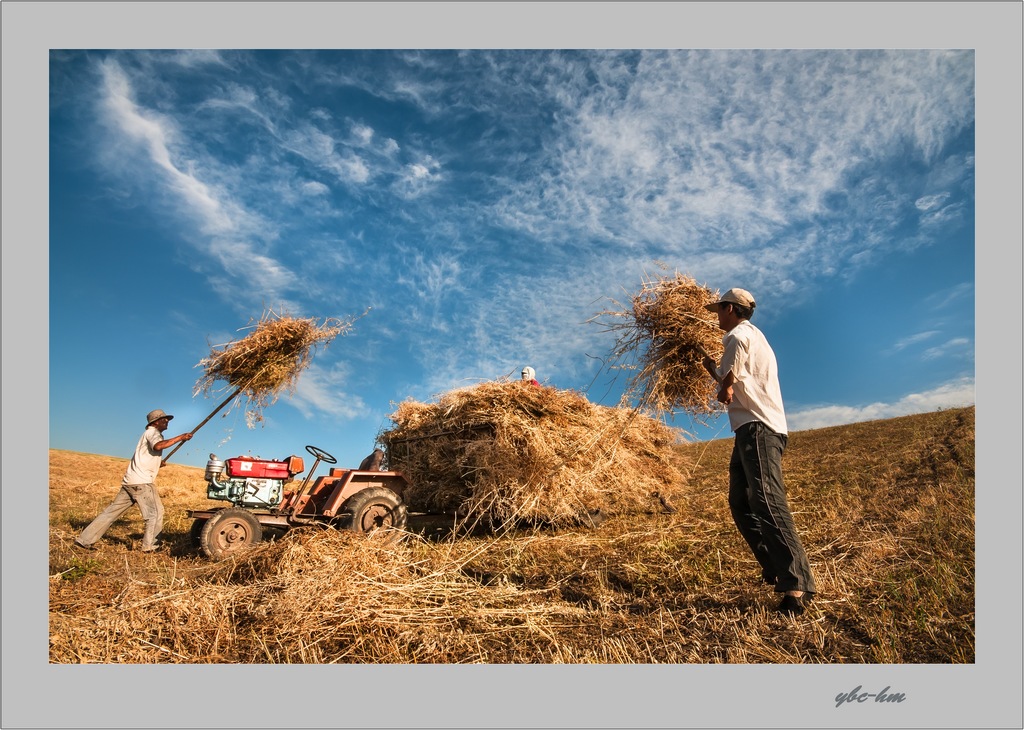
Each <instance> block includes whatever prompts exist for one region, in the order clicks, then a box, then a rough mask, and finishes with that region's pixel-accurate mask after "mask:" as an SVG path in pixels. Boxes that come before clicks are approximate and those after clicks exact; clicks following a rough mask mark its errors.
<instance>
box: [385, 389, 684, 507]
mask: <svg viewBox="0 0 1024 730" xmlns="http://www.w3.org/2000/svg"><path fill="white" fill-rule="evenodd" d="M390 418H391V420H392V421H393V422H394V423H395V424H396V426H395V428H393V429H390V430H386V431H384V432H383V433H382V434H381V436H380V441H381V442H382V443H384V444H385V445H386V446H387V447H388V453H389V459H390V463H391V466H392V468H397V469H401V470H402V471H403V472H405V473H406V475H407V476H408V477H409V478H410V481H411V482H412V485H413V486H412V490H411V492H409V493H408V494H407V495H406V499H407V501H408V502H409V504H410V507H411V508H412V509H414V510H422V511H430V512H457V513H458V514H462V515H466V516H482V515H488V516H490V517H494V518H497V519H498V520H500V521H506V520H509V521H515V520H520V519H532V520H540V521H544V522H549V523H552V524H559V523H572V522H575V521H577V520H579V519H581V517H582V518H583V519H586V515H587V514H589V513H591V512H593V511H594V510H601V511H602V512H605V513H608V514H613V513H616V512H629V511H638V510H639V511H643V510H647V511H650V510H652V509H661V507H659V504H660V502H661V500H662V499H664V500H670V499H671V495H672V494H673V493H674V492H675V491H677V490H678V489H680V488H681V487H682V486H683V485H684V481H685V478H684V477H683V474H682V472H681V471H680V468H679V467H680V464H679V463H678V456H677V454H676V452H675V451H674V450H673V448H672V447H673V445H674V444H675V443H676V442H677V441H678V434H677V433H676V432H675V431H674V430H672V429H670V428H668V427H667V426H666V425H664V424H663V423H661V422H660V421H657V420H654V419H652V418H650V417H648V416H646V415H643V414H641V413H639V412H637V411H634V410H631V409H627V408H609V407H606V406H598V405H594V404H592V403H590V402H589V401H588V400H587V399H586V398H585V397H583V396H582V395H581V394H579V393H577V392H575V391H572V390H558V389H555V388H537V387H534V386H529V385H526V384H523V383H521V382H519V381H515V382H508V381H495V382H487V383H482V384H479V385H476V386H473V387H469V388H462V389H458V390H454V391H450V392H448V393H446V394H444V395H443V396H442V397H441V398H440V399H439V400H438V401H437V402H436V403H432V404H426V403H419V402H416V401H411V400H409V401H405V402H403V403H401V404H399V406H398V408H397V410H396V411H395V412H394V413H392V414H391V416H390Z"/></svg>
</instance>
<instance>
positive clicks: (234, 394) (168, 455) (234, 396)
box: [160, 388, 242, 466]
mask: <svg viewBox="0 0 1024 730" xmlns="http://www.w3.org/2000/svg"><path fill="white" fill-rule="evenodd" d="M241 392H242V389H241V388H238V389H237V390H236V391H235V392H234V393H232V394H231V395H229V396H228V397H227V398H226V399H225V400H224V402H223V403H221V404H220V405H219V406H217V407H216V408H214V409H213V412H212V413H210V415H208V416H207V417H206V418H204V419H203V422H202V423H200V424H199V425H198V426H196V427H195V428H193V429H192V430H191V431H190V432H189V433H190V434H191V435H192V436H195V433H196V431H198V430H199V429H201V428H202V427H203V426H205V425H206V424H207V423H209V422H210V419H211V418H213V417H214V416H216V415H217V414H218V413H220V410H221V409H222V408H223V407H224V406H226V405H227V404H228V403H230V402H231V401H233V400H234V399H235V398H237V397H238V394H239V393H241ZM183 443H185V442H184V441H179V442H178V443H177V444H176V445H175V446H174V448H173V449H171V452H170V453H169V454H167V456H165V457H164V458H163V459H161V461H160V466H163V465H164V464H166V463H167V460H168V459H170V458H171V457H172V456H173V455H174V452H175V451H177V450H178V449H180V448H181V445H182V444H183Z"/></svg>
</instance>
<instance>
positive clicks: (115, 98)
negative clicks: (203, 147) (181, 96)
mask: <svg viewBox="0 0 1024 730" xmlns="http://www.w3.org/2000/svg"><path fill="white" fill-rule="evenodd" d="M101 72H102V76H103V80H104V85H103V89H102V91H103V96H102V97H101V99H100V103H101V105H102V108H103V109H104V110H105V111H106V113H107V115H108V119H109V120H110V121H111V123H112V124H113V125H114V127H115V128H116V129H118V130H119V131H120V132H123V133H125V134H126V135H127V136H128V139H130V140H131V141H133V142H135V143H136V144H137V145H138V148H139V149H141V150H142V151H143V152H144V153H145V154H146V156H147V158H148V160H149V162H150V163H151V164H152V165H153V166H155V168H156V170H158V171H160V172H161V173H162V176H160V177H158V178H155V179H154V182H155V184H156V185H157V186H158V192H161V193H163V194H164V195H167V196H169V197H170V198H171V199H172V200H174V201H175V202H176V204H177V210H178V213H179V214H180V215H182V216H183V217H185V218H186V219H188V220H189V221H190V222H191V223H192V224H193V225H194V226H195V227H196V228H197V229H198V230H199V231H200V232H201V233H202V234H204V235H205V236H206V241H205V242H203V243H200V244H197V245H198V247H199V248H201V249H204V250H206V251H207V252H208V253H210V254H211V255H212V256H213V257H214V258H215V259H216V260H217V261H219V262H220V264H221V266H220V267H219V268H218V270H217V271H216V272H215V273H214V274H213V277H214V278H217V279H221V278H223V277H226V278H228V279H229V280H230V279H231V278H234V277H238V278H239V279H241V280H248V279H249V278H250V277H252V276H254V275H255V276H257V277H259V279H260V280H261V281H262V282H264V286H263V288H262V291H261V294H260V296H261V297H262V298H263V300H264V301H265V300H267V299H271V300H272V301H273V300H276V301H285V302H287V301H289V300H288V298H287V296H286V293H287V291H288V289H290V288H291V287H293V286H294V283H295V278H294V275H293V273H292V272H291V270H290V269H289V268H288V266H286V265H285V264H283V263H282V262H281V261H279V260H277V259H275V258H273V257H271V256H269V255H267V254H265V253H264V252H262V251H261V250H260V249H259V247H257V246H256V245H255V242H254V238H255V232H256V231H262V234H261V235H262V236H263V237H267V236H268V235H272V232H268V231H266V226H265V223H266V221H265V219H263V218H262V217H261V216H259V215H257V214H255V213H252V212H250V211H248V210H247V209H246V207H245V205H244V203H242V202H241V201H239V200H237V199H235V198H233V197H231V195H230V194H228V193H227V192H226V191H225V190H224V189H223V188H219V187H215V186H213V185H212V184H209V183H207V182H204V181H203V180H202V179H201V175H200V173H199V172H198V171H197V167H201V165H200V164H199V163H197V162H196V159H195V157H193V156H190V155H189V153H188V152H187V149H188V140H187V139H186V138H185V137H184V135H182V134H180V133H179V131H178V129H177V127H176V126H175V124H174V122H173V121H172V120H171V119H169V118H168V117H167V116H166V115H162V114H159V113H157V112H155V111H154V110H147V109H144V108H142V107H140V106H139V105H138V104H137V103H136V102H135V101H134V99H133V89H132V84H131V80H130V79H129V76H128V75H127V74H126V73H125V71H124V70H123V69H122V67H121V66H120V65H119V64H118V63H117V62H116V61H114V60H107V61H105V62H104V63H103V64H102V66H101ZM126 173H127V171H126ZM127 174H140V173H139V172H137V171H135V172H131V173H127ZM141 174H142V175H143V176H145V173H144V172H143V173H141ZM214 176H215V173H213V172H211V177H214ZM204 244H205V245H204ZM240 261H244V262H245V264H246V266H245V271H240V267H239V266H238V262H240ZM239 291H240V292H241V294H240V295H239V296H240V298H244V299H248V300H249V301H250V303H251V299H249V298H248V297H246V292H248V291H249V288H248V287H242V288H241V289H240V290H239Z"/></svg>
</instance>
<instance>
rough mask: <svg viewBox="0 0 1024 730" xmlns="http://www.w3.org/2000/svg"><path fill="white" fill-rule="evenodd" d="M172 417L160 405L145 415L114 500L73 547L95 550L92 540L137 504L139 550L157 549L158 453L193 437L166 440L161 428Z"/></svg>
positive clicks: (160, 517)
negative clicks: (140, 523) (140, 522)
mask: <svg viewBox="0 0 1024 730" xmlns="http://www.w3.org/2000/svg"><path fill="white" fill-rule="evenodd" d="M172 418H174V416H170V415H168V414H166V413H164V412H163V411H162V410H160V409H159V408H158V409H156V410H155V411H150V412H149V413H148V414H147V415H146V430H145V431H144V432H143V433H142V436H141V437H140V438H139V443H138V445H136V447H135V454H134V455H133V456H132V460H131V461H130V462H129V464H128V469H127V470H125V473H124V478H123V479H122V480H121V489H120V490H118V492H117V496H116V497H114V501H113V502H111V503H110V505H109V506H107V508H106V509H105V510H103V511H102V512H100V513H99V515H97V516H96V519H94V520H93V521H92V522H90V523H89V526H88V527H86V528H85V529H84V530H82V533H81V534H80V535H79V536H78V537H77V538H76V539H75V547H77V548H81V549H82V550H95V549H96V548H95V547H94V545H95V543H96V542H98V541H99V539H100V538H101V537H103V535H104V534H105V533H106V532H107V530H109V529H110V526H111V525H113V524H114V522H116V521H117V519H118V518H119V517H120V516H121V515H123V514H124V513H125V512H127V511H128V509H129V508H130V507H131V506H132V505H133V504H137V505H138V506H139V510H140V511H141V512H142V519H143V520H145V522H146V529H145V531H144V532H143V534H142V548H141V549H142V552H144V553H151V552H153V551H155V550H156V549H157V541H156V537H157V535H159V534H160V532H161V530H163V528H164V506H163V504H162V503H161V502H160V493H159V492H157V491H156V475H157V472H158V471H159V470H160V466H161V459H160V457H161V454H162V453H163V450H164V449H166V448H167V447H169V446H174V445H175V444H176V443H179V442H181V441H188V440H189V439H190V438H192V434H191V433H183V434H179V435H178V436H174V437H173V438H169V439H165V438H164V431H165V430H166V429H167V424H168V423H170V421H171V419H172Z"/></svg>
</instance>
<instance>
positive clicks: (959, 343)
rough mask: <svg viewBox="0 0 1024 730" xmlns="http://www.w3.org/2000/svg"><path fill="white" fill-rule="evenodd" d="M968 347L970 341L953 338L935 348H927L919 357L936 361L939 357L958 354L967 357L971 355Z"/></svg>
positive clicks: (964, 338)
mask: <svg viewBox="0 0 1024 730" xmlns="http://www.w3.org/2000/svg"><path fill="white" fill-rule="evenodd" d="M970 347H971V341H970V340H969V339H967V338H966V337H954V338H953V339H951V340H949V341H948V342H944V343H943V344H941V345H939V346H937V347H930V348H928V349H927V350H925V351H924V352H923V353H922V354H921V357H922V358H923V359H925V360H936V359H938V358H940V357H947V356H949V355H956V354H960V353H962V354H965V355H969V354H971V349H970Z"/></svg>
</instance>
